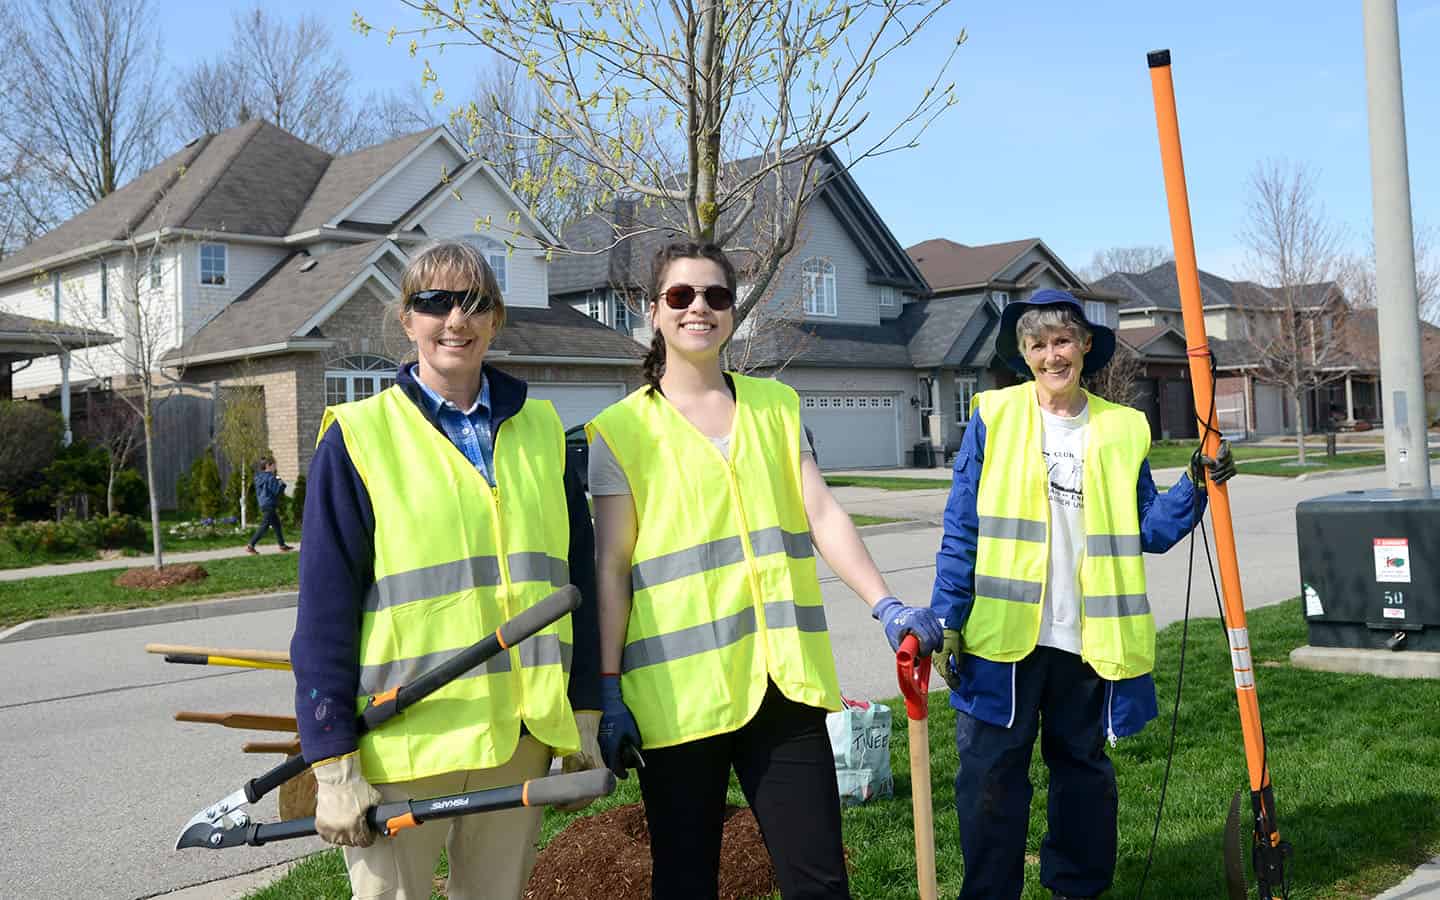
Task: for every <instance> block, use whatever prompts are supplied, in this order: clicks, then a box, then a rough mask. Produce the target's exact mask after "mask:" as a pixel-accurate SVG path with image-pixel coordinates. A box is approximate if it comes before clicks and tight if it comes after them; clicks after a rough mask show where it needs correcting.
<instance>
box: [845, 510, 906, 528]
mask: <svg viewBox="0 0 1440 900" xmlns="http://www.w3.org/2000/svg"><path fill="white" fill-rule="evenodd" d="M850 521H852V522H854V523H855V527H856V528H859V527H861V526H863V525H888V524H889V523H891V522H903V521H905V520H904V519H894V518H891V517H890V516H867V515H865V514H864V513H854V514H852V515H851V516H850Z"/></svg>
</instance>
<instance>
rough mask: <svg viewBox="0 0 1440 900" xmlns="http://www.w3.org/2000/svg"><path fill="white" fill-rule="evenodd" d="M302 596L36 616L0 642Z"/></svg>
mask: <svg viewBox="0 0 1440 900" xmlns="http://www.w3.org/2000/svg"><path fill="white" fill-rule="evenodd" d="M299 599H300V594H299V593H297V592H296V591H283V592H280V593H274V594H254V595H251V596H248V597H222V598H220V599H219V600H199V601H196V602H194V603H174V604H170V605H168V606H150V607H146V608H144V609H122V610H117V611H116V612H104V613H89V614H87V615H81V616H60V617H56V618H53V619H36V620H34V621H33V622H21V623H20V624H19V625H16V626H14V627H13V628H8V629H6V630H5V631H0V644H9V643H13V642H15V641H34V640H39V639H41V638H51V637H62V636H65V635H73V634H90V633H92V632H96V631H111V630H114V629H117V628H138V627H140V626H142V625H163V624H165V623H167V622H189V621H193V620H196V619H211V618H215V617H217V616H238V615H241V614H243V613H252V612H265V611H267V610H273V609H285V608H287V607H291V606H294V605H295V604H296V603H297V602H299Z"/></svg>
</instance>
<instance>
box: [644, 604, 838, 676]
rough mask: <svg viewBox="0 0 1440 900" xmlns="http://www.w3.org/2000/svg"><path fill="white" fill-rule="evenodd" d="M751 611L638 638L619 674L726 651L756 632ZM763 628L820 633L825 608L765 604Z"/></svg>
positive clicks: (822, 628) (743, 611) (752, 610)
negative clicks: (666, 632)
mask: <svg viewBox="0 0 1440 900" xmlns="http://www.w3.org/2000/svg"><path fill="white" fill-rule="evenodd" d="M757 627H758V626H757V623H756V621H755V610H754V609H746V610H742V611H740V612H738V613H735V614H734V615H730V616H726V617H725V618H723V619H718V620H716V621H714V622H706V623H705V624H703V625H692V626H691V627H689V628H682V629H680V630H679V631H672V632H670V633H669V634H662V635H658V636H656V637H648V638H641V639H640V640H638V641H633V642H631V643H629V644H627V645H625V653H624V655H623V656H622V657H621V661H620V666H621V670H622V671H625V672H629V671H630V670H632V669H638V668H641V667H642V666H653V665H657V664H659V663H666V662H673V661H675V660H677V659H683V658H685V657H687V656H694V655H696V654H698V653H708V652H710V651H711V650H719V649H720V648H721V647H728V646H730V645H731V644H733V643H735V642H736V641H738V640H740V639H741V638H743V637H745V636H746V635H749V634H754V633H755V631H756V630H757ZM765 627H766V628H794V629H796V630H797V631H806V632H823V631H824V630H825V627H826V626H825V608H824V607H822V606H800V605H798V604H796V603H794V602H793V601H790V600H775V601H772V602H770V603H767V604H765Z"/></svg>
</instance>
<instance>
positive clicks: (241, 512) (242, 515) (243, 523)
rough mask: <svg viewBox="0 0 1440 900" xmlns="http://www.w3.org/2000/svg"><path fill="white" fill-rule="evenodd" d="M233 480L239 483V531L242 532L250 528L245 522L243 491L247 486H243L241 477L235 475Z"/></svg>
mask: <svg viewBox="0 0 1440 900" xmlns="http://www.w3.org/2000/svg"><path fill="white" fill-rule="evenodd" d="M235 480H236V481H238V482H240V530H241V531H244V530H245V529H246V528H249V527H250V526H249V525H247V524H246V522H245V489H246V487H247V485H246V484H245V478H244V477H243V475H236V476H235Z"/></svg>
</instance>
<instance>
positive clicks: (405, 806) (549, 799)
mask: <svg viewBox="0 0 1440 900" xmlns="http://www.w3.org/2000/svg"><path fill="white" fill-rule="evenodd" d="M614 790H615V776H614V774H612V773H611V772H610V770H609V769H591V770H589V771H587V772H575V773H574V774H571V775H548V776H545V777H543V778H533V779H531V780H530V781H527V782H525V783H524V784H517V785H514V786H513V787H501V788H489V789H488V790H483V791H468V792H466V793H463V794H448V795H446V796H444V797H433V798H431V799H429V800H397V801H395V802H394V803H381V804H380V805H378V806H372V807H370V808H369V809H368V810H366V811H365V820H366V821H367V822H369V823H370V827H371V828H372V829H373V830H375V831H378V832H379V833H380V834H383V835H385V836H386V837H394V836H395V835H396V834H397V833H399V832H401V831H404V830H405V829H406V828H415V827H417V826H420V825H423V824H425V823H426V822H429V821H430V820H432V819H450V818H454V817H456V816H470V815H475V814H476V813H487V812H495V811H496V810H501V809H514V808H516V807H518V806H555V805H559V804H566V803H574V802H577V801H580V800H591V799H594V798H595V797H603V796H605V795H607V794H609V793H611V792H612V791H614ZM315 833H316V832H315V819H314V817H310V818H304V819H292V820H290V821H288V822H276V823H274V824H260V823H258V822H255V823H249V824H246V825H236V826H234V827H231V828H219V827H216V828H211V829H208V830H207V829H202V828H199V827H194V828H190V829H187V830H186V831H185V833H184V834H182V835H180V843H179V845H178V846H177V847H176V848H175V849H177V850H178V849H181V848H183V847H204V848H207V849H210V850H226V849H228V848H230V847H247V846H248V847H259V846H260V845H262V844H268V843H270V842H271V841H288V840H290V839H291V838H300V837H309V836H310V835H312V834H315Z"/></svg>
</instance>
